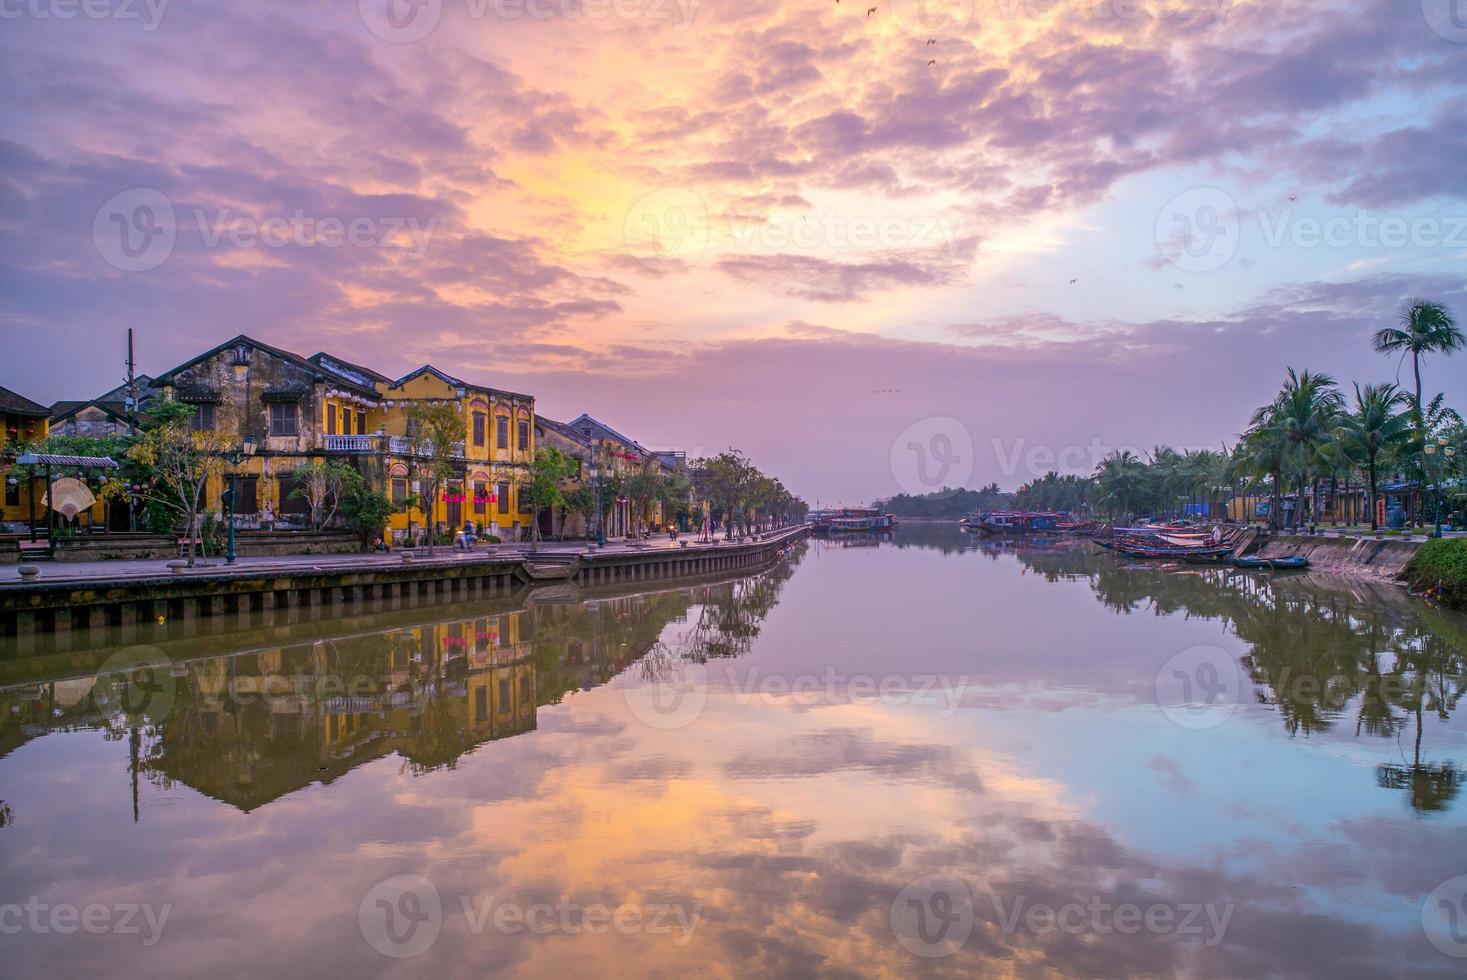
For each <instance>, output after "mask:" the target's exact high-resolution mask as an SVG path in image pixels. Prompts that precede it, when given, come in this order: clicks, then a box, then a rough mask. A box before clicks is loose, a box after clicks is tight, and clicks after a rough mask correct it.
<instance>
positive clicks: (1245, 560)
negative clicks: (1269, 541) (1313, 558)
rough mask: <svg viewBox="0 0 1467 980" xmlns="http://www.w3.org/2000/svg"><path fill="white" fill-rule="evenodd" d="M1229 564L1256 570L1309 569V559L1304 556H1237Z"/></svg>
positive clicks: (1229, 560) (1230, 559)
mask: <svg viewBox="0 0 1467 980" xmlns="http://www.w3.org/2000/svg"><path fill="white" fill-rule="evenodd" d="M1228 564H1230V565H1233V566H1234V567H1236V568H1254V569H1265V568H1268V569H1274V568H1276V569H1280V570H1283V569H1290V568H1308V567H1309V559H1308V558H1305V557H1304V556H1303V555H1285V556H1283V557H1281V558H1262V557H1259V556H1258V555H1246V556H1235V557H1232V558H1229V559H1228Z"/></svg>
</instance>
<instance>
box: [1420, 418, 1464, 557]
mask: <svg viewBox="0 0 1467 980" xmlns="http://www.w3.org/2000/svg"><path fill="white" fill-rule="evenodd" d="M1422 452H1424V453H1425V454H1426V459H1427V462H1428V464H1430V465H1429V466H1428V469H1429V470H1431V471H1432V476H1433V478H1434V479H1433V481H1432V482H1433V483H1435V484H1436V522H1435V523H1436V527H1435V528H1433V530H1432V532H1431V536H1432V537H1434V538H1439V537H1441V536H1442V466H1443V465H1450V464H1451V461H1452V457H1454V456H1456V455H1457V449H1456V447H1455V446H1450V445H1448V444H1447V437H1446V436H1439V437H1438V438H1437V440H1436V442H1435V443H1434V444H1433V443H1427V444H1426V445H1425V446H1423V447H1422ZM1438 452H1440V453H1441V455H1442V456H1444V457H1446V460H1447V462H1446V464H1442V463H1439V462H1437V458H1436V456H1437V453H1438Z"/></svg>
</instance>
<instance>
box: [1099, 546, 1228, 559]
mask: <svg viewBox="0 0 1467 980" xmlns="http://www.w3.org/2000/svg"><path fill="white" fill-rule="evenodd" d="M1114 548H1115V552H1116V554H1119V555H1125V556H1126V557H1127V558H1165V559H1168V560H1172V561H1175V560H1177V559H1183V560H1186V561H1193V560H1202V561H1221V560H1222V559H1223V557H1224V556H1225V555H1227V553H1228V552H1230V551H1232V550H1233V549H1232V548H1231V547H1229V546H1228V545H1218V546H1217V547H1215V548H1174V547H1173V548H1166V547H1150V546H1146V545H1138V544H1122V543H1121V542H1116V543H1115V546H1114Z"/></svg>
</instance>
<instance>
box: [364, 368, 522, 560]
mask: <svg viewBox="0 0 1467 980" xmlns="http://www.w3.org/2000/svg"><path fill="white" fill-rule="evenodd" d="M378 388H379V392H380V394H381V396H382V398H383V401H384V404H385V406H386V414H385V418H386V423H385V434H386V436H387V438H388V442H389V444H388V447H387V449H388V461H387V484H386V485H387V487H388V492H389V495H390V496H391V497H392V500H393V502H394V503H396V504H398V505H399V506H401V507H403V508H404V509H403V512H402V513H400V514H395V515H393V518H392V524H391V528H392V531H393V533H394V535H395V536H400V535H402V534H405V533H406V531H407V527H408V523H409V519H411V521H412V523H413V525H414V526H415V527H425V526H427V527H435V528H442V529H444V530H453V529H457V528H461V527H463V526H464V524H465V523H468V522H472V523H473V525H474V527H476V528H480V529H486V530H488V531H489V532H490V533H493V534H498V535H499V536H501V537H504V538H507V539H511V540H517V539H518V538H519V537H520V536H521V534H522V533H523V532H524V531H525V530H526V529H528V527H529V521H530V514H529V512H528V510H526V509H524V508H522V507H521V505H520V502H519V484H520V482H521V480H522V479H523V478H524V476H525V474H527V473H528V472H529V469H530V466H531V464H532V463H533V462H534V459H535V399H534V398H533V397H532V396H530V395H525V394H521V393H519V392H513V391H502V390H500V389H498V388H489V387H486V386H484V385H480V384H475V383H473V382H470V381H464V380H462V379H460V378H456V377H454V376H453V375H451V374H448V373H447V372H445V371H441V370H439V369H438V368H436V367H434V366H433V365H431V364H425V365H423V366H422V367H420V368H418V369H417V370H415V371H413V372H411V373H409V374H407V375H404V376H403V377H401V378H398V379H397V380H396V381H393V382H391V383H389V384H385V385H381V384H379V386H378ZM415 402H429V403H439V404H446V405H452V406H453V408H454V410H455V411H456V412H457V413H458V415H459V416H460V417H461V418H462V419H463V434H462V440H461V443H460V445H459V446H458V447H457V448H456V451H455V453H454V456H455V458H456V459H457V460H458V461H459V464H460V466H459V474H460V475H459V476H458V477H457V479H455V480H452V481H450V483H449V485H448V486H446V487H440V488H439V489H438V493H437V498H438V499H436V500H432V501H424V500H422V496H423V492H424V491H425V490H426V489H427V488H426V485H425V484H424V482H423V481H422V480H420V479H419V478H418V463H419V461H417V460H415V459H414V458H413V456H412V454H411V452H409V451H408V450H409V449H410V448H411V446H412V444H413V441H412V440H411V439H409V438H408V436H409V433H408V426H409V417H408V412H407V408H408V406H410V405H412V404H413V403H415ZM414 498H416V499H418V500H419V505H418V506H415V507H412V508H411V510H409V509H408V508H407V503H408V501H409V500H410V499H414Z"/></svg>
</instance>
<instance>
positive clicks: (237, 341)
mask: <svg viewBox="0 0 1467 980" xmlns="http://www.w3.org/2000/svg"><path fill="white" fill-rule="evenodd" d="M152 387H153V388H154V389H156V390H157V391H159V393H160V394H161V396H162V397H163V398H166V399H169V400H172V401H180V402H184V403H188V404H191V405H193V406H195V413H196V414H195V422H194V424H195V427H196V428H198V429H200V430H205V429H208V430H214V431H218V430H219V429H221V428H227V429H228V430H229V431H230V432H232V433H237V438H234V439H230V440H227V441H229V442H230V445H231V446H232V447H233V448H237V449H239V450H240V451H241V452H243V453H245V454H246V456H245V458H244V459H243V461H242V462H240V463H239V464H238V465H237V466H230V467H226V468H225V472H224V473H223V474H222V475H221V476H220V477H219V478H217V479H213V480H211V481H210V485H209V487H208V488H207V491H206V493H205V508H206V509H218V508H219V501H220V494H221V493H222V492H223V490H224V489H225V488H226V486H227V484H228V482H229V476H230V474H231V473H236V474H237V478H238V487H239V497H238V500H237V501H236V508H235V512H236V524H237V526H239V527H243V528H250V527H266V528H281V527H304V526H306V524H307V523H308V514H309V505H308V503H307V501H306V500H305V499H304V498H303V497H301V496H299V495H297V494H296V493H295V491H296V489H297V482H296V480H295V478H294V476H293V474H294V472H295V471H296V469H297V468H298V467H300V466H302V465H304V464H306V463H308V462H311V461H313V460H323V459H338V460H341V461H343V462H346V463H348V464H349V465H351V466H352V467H353V468H355V469H356V470H357V471H358V472H360V473H361V474H362V476H363V477H364V478H365V479H366V481H367V482H368V484H369V485H371V486H373V487H375V488H377V489H379V490H381V491H382V492H383V493H386V494H387V495H388V496H389V497H390V498H391V499H392V500H393V502H394V503H396V504H397V505H399V507H401V508H403V509H402V510H401V511H400V512H399V513H396V514H394V515H393V516H392V517H391V519H390V521H389V525H388V532H389V534H390V535H391V536H392V538H393V539H394V542H395V543H402V542H403V541H405V540H406V538H407V535H408V530H409V527H410V526H411V528H412V529H413V531H414V532H415V534H416V535H418V536H420V535H421V534H422V532H423V529H424V528H427V527H431V528H434V529H435V530H437V531H438V532H439V533H441V534H450V533H452V531H453V530H456V529H458V528H460V527H462V526H463V524H464V523H465V522H466V521H472V522H473V523H474V525H475V527H481V526H487V527H488V528H489V529H490V530H492V531H494V532H495V533H498V534H500V535H501V536H504V537H510V538H513V537H517V536H518V535H519V532H520V530H521V529H522V528H524V527H527V526H528V520H529V515H528V514H524V513H522V512H521V511H520V509H519V504H518V495H517V492H516V485H517V483H518V482H519V477H520V475H521V474H522V473H524V472H526V471H527V470H528V468H529V465H530V463H531V462H532V461H533V459H534V451H535V440H534V428H535V427H534V419H535V414H534V413H535V402H534V399H533V398H532V397H531V396H529V395H523V394H518V393H515V392H508V391H500V390H499V389H495V388H488V387H485V386H483V385H478V384H474V383H471V382H466V381H462V380H460V379H458V378H455V377H453V376H452V375H449V374H447V373H446V372H443V371H440V370H438V369H437V368H435V367H433V366H432V365H424V366H423V367H421V368H418V369H417V370H416V371H413V372H412V373H410V374H408V375H406V376H405V377H402V378H399V379H397V380H395V381H394V380H392V379H390V378H388V377H387V376H386V375H383V374H379V373H378V372H376V371H373V370H372V369H370V368H366V367H362V366H361V365H358V364H353V363H351V362H349V361H347V360H345V359H344V358H340V357H336V356H334V355H331V354H328V353H326V352H318V353H316V354H313V355H311V356H310V357H302V356H301V355H299V354H295V353H292V352H290V351H286V350H282V349H280V348H277V347H272V346H270V345H268V344H264V343H261V342H260V341H258V340H255V339H253V338H251V337H247V336H244V335H241V336H238V337H234V338H232V339H231V340H228V341H226V342H225V343H223V344H220V345H219V346H217V347H214V348H212V349H211V350H208V351H206V352H204V353H203V354H201V355H199V356H198V357H196V358H194V359H192V360H190V361H187V362H185V363H184V364H181V365H179V366H178V367H175V368H173V369H172V370H170V371H165V372H163V373H162V374H160V375H158V376H157V377H156V378H154V379H153V381H152ZM417 402H438V403H443V404H448V405H452V406H453V407H454V409H455V411H457V412H458V414H459V415H460V416H461V417H462V418H463V420H464V429H463V439H462V440H461V445H458V446H457V447H456V451H455V453H454V456H455V464H456V470H457V473H458V475H457V476H456V478H455V479H453V480H451V481H450V483H449V485H448V486H447V487H443V488H440V489H439V492H438V493H437V495H436V496H437V498H438V499H436V500H433V501H423V500H419V501H418V502H417V504H416V505H415V506H412V507H411V508H410V509H409V508H408V503H409V502H410V501H411V500H413V499H414V498H418V497H420V496H421V495H422V494H423V493H424V492H425V491H426V489H427V487H426V481H424V480H422V479H420V477H419V474H420V472H421V471H422V468H423V466H424V464H425V462H426V457H425V456H424V454H422V453H420V452H416V451H415V450H417V449H421V448H423V447H420V446H419V445H418V444H417V441H416V440H413V439H410V438H409V437H408V436H409V434H408V413H407V409H408V407H409V406H410V405H412V404H414V403H417ZM43 411H44V410H43Z"/></svg>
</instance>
